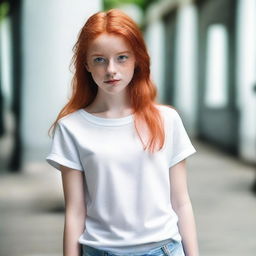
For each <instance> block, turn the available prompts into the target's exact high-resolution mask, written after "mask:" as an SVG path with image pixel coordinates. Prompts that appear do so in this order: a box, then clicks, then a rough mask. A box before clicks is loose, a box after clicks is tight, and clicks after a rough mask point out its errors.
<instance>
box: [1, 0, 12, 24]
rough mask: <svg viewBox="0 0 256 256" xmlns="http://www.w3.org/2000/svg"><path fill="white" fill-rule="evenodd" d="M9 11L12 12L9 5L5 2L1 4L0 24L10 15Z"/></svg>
mask: <svg viewBox="0 0 256 256" xmlns="http://www.w3.org/2000/svg"><path fill="white" fill-rule="evenodd" d="M9 10H10V5H9V3H7V2H3V3H1V4H0V22H1V21H2V19H3V18H4V17H5V16H6V15H7V14H8V12H9Z"/></svg>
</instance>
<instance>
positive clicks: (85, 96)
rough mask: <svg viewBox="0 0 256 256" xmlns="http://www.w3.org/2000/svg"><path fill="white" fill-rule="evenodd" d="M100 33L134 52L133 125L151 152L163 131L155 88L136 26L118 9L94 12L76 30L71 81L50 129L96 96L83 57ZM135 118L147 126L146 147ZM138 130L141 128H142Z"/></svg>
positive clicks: (160, 143)
mask: <svg viewBox="0 0 256 256" xmlns="http://www.w3.org/2000/svg"><path fill="white" fill-rule="evenodd" d="M102 33H109V34H114V35H117V36H121V37H123V38H124V39H125V40H126V41H127V42H128V43H129V44H130V46H131V47H132V49H133V51H134V55H135V56H136V66H135V70H134V75H133V78H132V80H131V82H130V84H129V86H128V87H127V90H128V95H129V99H130V103H131V107H132V108H133V110H134V117H135V128H136V131H137V133H138V135H139V138H140V140H141V142H142V143H143V145H144V150H145V149H146V148H148V149H149V151H150V152H154V151H155V150H156V146H157V144H158V149H161V148H162V147H163V144H164V139H165V131H164V124H163V120H162V117H161V115H160V113H159V111H158V109H157V108H156V106H155V104H156V95H157V89H156V87H155V85H154V84H153V82H152V81H151V79H150V57H149V55H148V52H147V49H146V45H145V42H144V39H143V36H142V33H141V31H140V29H139V27H138V26H137V24H136V23H135V22H134V21H133V20H132V19H131V18H130V17H129V16H128V15H126V14H125V13H124V12H122V11H120V10H118V9H110V10H108V11H106V12H104V11H102V12H97V13H95V14H94V15H92V16H91V17H90V18H89V19H88V20H87V22H86V23H85V24H84V26H83V27H82V29H81V30H80V32H79V35H78V40H77V42H76V43H75V45H74V47H73V51H74V55H73V58H72V62H71V64H73V65H74V67H75V72H74V76H73V79H72V82H71V83H72V95H71V97H70V99H69V101H68V103H67V104H66V105H65V106H64V107H63V108H62V110H61V111H60V113H59V114H58V116H57V119H56V120H55V122H54V123H53V124H52V126H51V127H50V129H51V128H52V127H54V130H55V127H56V125H57V122H58V120H59V119H60V118H62V117H64V116H66V115H68V114H70V113H72V112H74V111H76V110H78V109H80V108H85V107H86V106H87V105H90V104H91V103H92V102H93V100H94V98H95V97H96V94H97V90H98V88H97V85H96V83H95V82H94V80H93V78H92V76H91V74H90V73H89V72H88V71H87V70H86V68H85V60H86V56H87V49H88V45H89V44H90V42H91V41H92V40H94V39H95V38H96V37H97V36H99V35H100V34H102ZM158 105H163V104H158ZM167 106H168V105H167ZM169 107H170V106H169ZM139 122H141V124H146V126H145V127H144V128H143V129H145V128H147V129H148V133H147V134H148V139H147V144H146V147H145V144H144V142H143V140H142V137H141V136H140V135H141V134H140V131H139V127H140V126H139V125H138V124H139ZM141 127H142V126H141ZM142 131H143V133H144V132H145V130H142Z"/></svg>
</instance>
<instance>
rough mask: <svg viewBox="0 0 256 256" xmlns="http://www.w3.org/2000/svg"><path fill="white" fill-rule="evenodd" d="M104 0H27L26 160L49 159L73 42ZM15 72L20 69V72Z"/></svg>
mask: <svg viewBox="0 0 256 256" xmlns="http://www.w3.org/2000/svg"><path fill="white" fill-rule="evenodd" d="M101 8H102V3H101V1H100V0H94V1H84V0H74V1H69V0H54V1H52V0H45V1H34V0H24V1H23V7H22V17H23V29H22V37H23V39H22V45H23V49H22V50H23V60H22V61H23V63H22V65H23V81H22V83H23V92H22V139H23V145H24V147H25V153H26V154H25V158H26V159H25V160H28V159H29V160H37V159H38V160H43V159H44V156H45V155H46V154H47V152H46V150H47V148H48V145H49V142H50V140H49V137H48V135H47V132H48V129H49V127H50V125H51V123H52V122H53V121H54V120H55V118H56V116H57V113H58V112H59V111H60V109H61V107H63V106H64V103H66V101H67V97H68V96H69V93H70V82H71V77H72V74H71V72H70V70H69V65H70V62H71V58H72V47H73V45H74V44H75V41H76V39H77V36H78V33H79V30H80V29H81V27H82V26H83V24H84V23H85V21H86V20H87V18H88V17H89V16H90V15H91V14H93V13H95V12H97V11H100V10H101ZM14 75H15V74H14Z"/></svg>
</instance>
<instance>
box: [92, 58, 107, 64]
mask: <svg viewBox="0 0 256 256" xmlns="http://www.w3.org/2000/svg"><path fill="white" fill-rule="evenodd" d="M94 62H96V63H103V62H105V59H104V58H102V57H97V58H95V59H94Z"/></svg>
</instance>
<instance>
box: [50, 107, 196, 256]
mask: <svg viewBox="0 0 256 256" xmlns="http://www.w3.org/2000/svg"><path fill="white" fill-rule="evenodd" d="M157 107H158V109H159V110H160V111H161V114H163V117H164V124H165V129H166V138H165V144H164V147H163V149H161V151H159V152H157V153H154V154H150V153H149V152H148V151H144V150H143V145H142V143H141V141H140V139H139V137H138V135H137V133H136V130H135V127H134V115H133V114H132V115H129V116H126V117H121V118H103V117H99V116H95V115H93V114H90V113H88V112H86V111H85V110H84V109H79V110H77V111H75V112H73V113H71V114H69V115H67V116H64V117H63V118H61V119H60V120H59V121H58V125H57V128H56V132H55V134H54V136H53V140H52V144H51V152H50V154H49V155H48V156H47V158H46V160H47V162H48V163H49V164H50V165H52V166H53V167H55V168H57V169H58V170H60V164H61V165H64V166H67V167H70V168H73V169H76V170H79V171H83V172H84V174H85V175H84V177H85V181H86V183H85V184H86V186H85V193H86V202H85V203H86V206H87V216H86V220H85V229H84V232H83V233H82V234H81V236H80V237H79V243H81V244H84V245H89V246H92V247H95V248H98V249H105V250H110V251H113V252H117V253H118V252H131V251H133V252H134V251H142V250H145V249H149V248H153V247H157V246H158V245H160V244H163V243H164V242H166V241H167V239H174V240H177V241H181V236H180V234H179V230H178V226H177V221H178V217H177V215H176V213H175V212H174V210H173V209H172V205H171V201H170V180H169V168H170V167H172V166H174V165H175V164H177V163H178V162H180V161H181V160H183V159H185V158H187V157H188V156H189V155H191V154H193V153H195V152H196V150H195V148H194V147H193V145H192V143H191V141H190V139H189V137H188V135H187V133H186V130H185V128H184V126H183V123H182V120H181V118H180V116H179V114H178V113H177V111H176V110H174V109H173V108H170V107H167V106H165V105H157Z"/></svg>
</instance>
